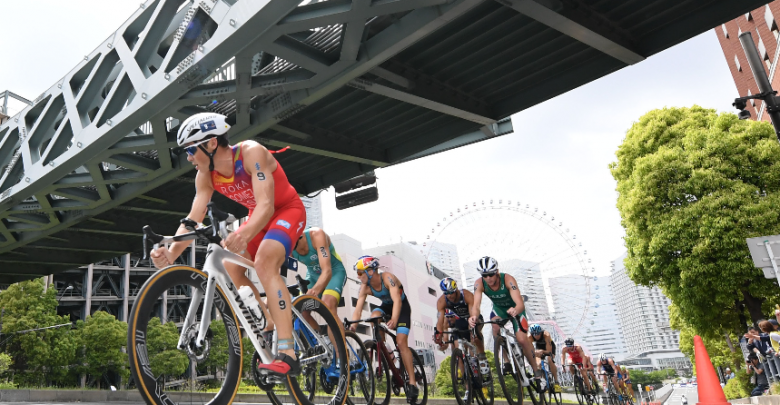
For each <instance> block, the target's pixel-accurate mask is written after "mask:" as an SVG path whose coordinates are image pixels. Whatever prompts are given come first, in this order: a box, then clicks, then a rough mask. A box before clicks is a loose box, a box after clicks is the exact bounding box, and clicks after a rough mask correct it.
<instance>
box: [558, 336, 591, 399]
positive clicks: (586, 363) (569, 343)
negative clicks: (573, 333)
mask: <svg viewBox="0 0 780 405" xmlns="http://www.w3.org/2000/svg"><path fill="white" fill-rule="evenodd" d="M564 344H565V345H566V347H564V348H563V349H561V364H562V365H564V366H569V372H570V373H571V374H572V375H574V373H576V372H577V371H576V370H575V367H576V368H578V369H579V373H580V375H581V376H582V384H583V387H584V389H585V393H586V394H593V390H592V389H591V386H590V376H588V369H590V368H591V367H593V365H592V364H591V363H590V357H588V356H586V355H585V352H584V351H583V350H582V347H581V346H580V345H575V344H574V339H572V338H568V339H566V341H565V342H564ZM567 356H568V360H567Z"/></svg>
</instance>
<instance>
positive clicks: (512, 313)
mask: <svg viewBox="0 0 780 405" xmlns="http://www.w3.org/2000/svg"><path fill="white" fill-rule="evenodd" d="M506 313H507V314H509V316H517V314H519V313H520V312H519V311H518V310H517V308H515V307H512V308H509V309H507V310H506Z"/></svg>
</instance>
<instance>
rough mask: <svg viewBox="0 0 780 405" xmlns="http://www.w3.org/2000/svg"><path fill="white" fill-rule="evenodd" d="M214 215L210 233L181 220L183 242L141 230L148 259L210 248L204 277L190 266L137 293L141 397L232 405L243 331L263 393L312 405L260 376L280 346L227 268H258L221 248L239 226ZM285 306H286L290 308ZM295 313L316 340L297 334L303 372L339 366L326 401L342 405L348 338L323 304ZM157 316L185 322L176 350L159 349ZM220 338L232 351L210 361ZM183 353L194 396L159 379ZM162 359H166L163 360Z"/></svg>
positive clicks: (134, 325) (133, 324)
mask: <svg viewBox="0 0 780 405" xmlns="http://www.w3.org/2000/svg"><path fill="white" fill-rule="evenodd" d="M208 215H209V218H210V219H211V225H209V226H202V225H200V226H198V225H197V224H195V222H194V221H191V220H189V219H186V218H185V219H184V220H182V223H183V224H184V225H185V227H186V228H187V229H188V230H189V231H190V232H188V233H184V234H181V235H176V236H161V235H157V234H155V233H154V231H153V230H152V228H151V227H149V226H148V225H147V226H145V227H144V228H143V233H144V252H148V251H149V249H148V247H149V246H148V244H149V243H152V244H153V245H154V248H155V249H156V248H157V247H158V246H159V245H160V244H163V243H166V244H167V243H171V242H175V241H189V240H195V239H201V240H205V241H207V242H208V248H207V253H206V259H205V263H204V265H203V270H198V269H196V268H194V267H189V266H180V265H173V266H169V267H166V268H164V269H162V270H159V271H157V272H156V273H154V274H153V275H152V276H151V277H149V279H148V280H147V281H146V282H145V283H144V285H143V286H142V287H141V289H140V290H139V293H138V296H137V298H136V300H135V303H134V304H133V308H132V311H131V312H130V317H129V320H128V336H127V342H128V344H127V347H128V355H129V356H128V357H129V361H130V370H131V372H132V375H133V378H134V381H135V383H136V386H137V387H138V390H139V391H140V392H141V396H142V397H143V399H144V401H146V403H147V404H154V405H164V404H165V405H169V404H173V403H176V402H175V399H177V398H178V399H181V400H182V403H184V402H186V403H209V404H214V405H222V404H230V403H232V401H233V400H234V398H235V396H236V393H237V392H238V387H239V383H240V382H241V377H242V364H243V356H244V355H245V354H244V352H245V350H246V348H244V346H243V341H242V339H241V329H243V330H244V331H245V332H246V335H247V337H248V338H249V341H250V342H251V344H252V346H254V352H255V353H254V355H253V359H252V360H253V361H252V362H251V364H252V365H253V366H255V367H253V368H254V370H253V374H254V373H258V376H257V380H258V387H260V388H261V389H263V390H265V391H266V393H267V395H268V397H269V399H270V400H271V402H272V403H273V404H277V405H278V404H281V403H282V401H281V400H280V399H279V398H278V397H277V396H276V394H275V392H274V387H275V386H276V385H277V384H283V385H285V386H286V387H287V390H288V391H289V393H290V396H291V398H292V402H294V403H296V404H300V405H312V401H311V399H310V397H309V395H307V393H305V392H304V391H303V389H302V388H301V386H300V383H299V381H298V378H296V377H292V376H284V377H278V376H273V375H263V374H259V372H258V371H257V369H256V366H257V365H258V364H259V363H265V364H269V363H271V362H272V361H273V358H274V356H275V354H276V339H275V338H269V339H268V340H267V339H266V337H265V336H264V334H263V330H264V329H265V327H266V325H267V323H266V319H265V315H264V313H263V311H262V310H257V309H250V308H249V307H248V306H247V305H245V304H244V302H243V300H242V299H241V296H240V295H239V293H238V288H236V286H235V285H234V284H233V283H232V281H231V280H230V276H229V275H228V273H227V271H226V270H225V268H224V266H223V264H222V263H223V261H227V262H231V263H235V264H237V265H239V266H242V267H244V268H245V269H247V270H250V271H254V263H252V262H251V261H249V260H247V259H245V258H244V257H242V256H239V255H237V254H235V253H232V252H230V251H228V250H225V249H223V248H222V246H220V244H219V242H220V241H221V240H222V239H224V238H226V237H227V236H228V225H230V224H231V223H233V222H235V218H234V217H233V216H232V215H230V214H227V213H225V212H222V211H220V210H218V209H217V208H216V207H215V206H214V204H213V203H209V205H208ZM286 267H287V266H286V265H285V266H282V275H283V276H286V270H287V269H286ZM299 288H300V287H299V286H298V285H292V286H288V290H289V291H290V294H291V295H297V293H298V290H299ZM174 291H178V292H177V293H175V294H176V295H174V294H169V293H171V292H174ZM260 295H261V296H264V295H265V294H263V293H261V294H260ZM269 299H270V297H269ZM281 304H282V305H284V301H282V302H281ZM185 308H186V309H185ZM291 309H292V314H293V320H294V322H297V324H298V326H299V330H300V329H301V328H302V329H303V330H305V331H307V333H308V334H309V337H311V338H312V340H311V341H310V343H312V344H307V345H305V344H304V343H303V340H302V339H301V337H300V335H299V334H297V333H296V334H293V339H294V340H295V344H296V353H295V354H296V357H297V358H298V359H299V362H300V364H301V366H302V368H307V367H316V366H317V365H318V364H319V365H322V366H323V367H326V368H327V367H329V366H331V364H333V363H334V362H335V363H336V364H337V365H338V375H339V378H338V382H337V383H335V384H334V385H335V388H334V390H333V393H332V396H331V397H330V398H328V399H329V400H328V404H329V405H343V404H344V402H345V401H346V398H347V391H348V388H349V371H348V363H347V362H338V361H337V359H345V358H347V351H346V344H345V340H344V333H343V332H342V330H341V327H340V326H339V324H338V321H337V319H336V317H335V316H334V315H333V314H332V313H331V312H330V310H328V308H327V306H326V305H325V303H324V302H323V301H322V300H320V299H319V298H317V297H314V296H311V295H302V296H299V297H296V298H295V299H293V300H292V302H291ZM177 310H178V311H179V312H178V316H177V313H176V311H177ZM303 311H311V314H312V317H313V318H314V320H315V321H316V323H317V324H313V325H310V324H309V323H307V322H306V321H305V320H304V319H303V318H302V317H301V313H302V312H303ZM158 316H160V317H165V318H168V319H173V318H176V319H179V320H181V324H180V325H177V326H178V327H179V329H178V330H179V331H180V332H179V338H178V343H177V344H176V346H175V347H159V345H158V344H157V343H155V342H156V341H158V340H159V339H154V335H155V334H159V333H160V332H159V331H156V330H155V329H154V328H151V329H150V328H149V321H150V320H151V319H152V318H154V317H158ZM217 318H219V319H220V320H221V325H222V327H220V328H219V329H222V330H215V328H211V327H210V326H211V325H212V324H214V325H219V324H220V323H213V322H214V321H215V320H216V319H217ZM218 327H219V326H218ZM328 328H330V330H332V331H333V334H334V340H335V341H334V342H331V341H330V340H329V338H328V336H327V329H328ZM217 336H221V337H222V339H221V340H222V341H223V342H221V343H220V344H224V345H226V350H224V351H222V350H216V351H214V352H213V353H212V352H211V350H210V349H211V346H212V345H216V344H217V343H218V340H220V339H218V338H217ZM177 352H178V353H177ZM179 353H185V354H186V356H187V357H188V358H189V362H190V366H189V371H188V372H187V373H182V374H183V375H188V377H189V379H190V381H192V382H193V386H191V387H190V390H191V391H190V393H189V395H188V396H186V395H185V396H182V395H181V394H176V393H174V392H173V391H169V390H167V388H168V386H167V385H166V377H168V378H170V376H165V375H164V374H162V373H161V372H160V371H159V370H160V368H161V367H162V366H165V362H166V361H171V359H172V358H175V357H176V355H178V354H179ZM161 356H162V357H163V358H160V357H161ZM214 363H218V364H214ZM161 365H162V366H161ZM155 368H157V370H155ZM162 368H164V367H162ZM206 380H211V381H214V380H216V381H218V382H219V387H218V390H217V391H216V392H208V391H205V390H201V389H199V388H200V387H199V386H198V384H199V383H200V381H206ZM196 389H197V392H196Z"/></svg>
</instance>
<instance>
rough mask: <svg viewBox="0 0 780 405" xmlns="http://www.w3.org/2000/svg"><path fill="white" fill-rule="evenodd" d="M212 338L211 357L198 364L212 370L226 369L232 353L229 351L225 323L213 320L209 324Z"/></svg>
mask: <svg viewBox="0 0 780 405" xmlns="http://www.w3.org/2000/svg"><path fill="white" fill-rule="evenodd" d="M209 329H211V333H212V338H211V343H210V346H209V357H208V358H207V359H206V361H204V362H202V363H200V364H198V366H199V367H201V366H202V367H206V368H208V369H209V370H210V371H211V370H220V371H225V366H227V362H228V359H229V357H230V354H229V353H228V336H227V330H226V329H225V323H224V322H223V321H222V320H221V319H220V320H213V321H211V325H209Z"/></svg>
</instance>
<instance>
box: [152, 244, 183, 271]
mask: <svg viewBox="0 0 780 405" xmlns="http://www.w3.org/2000/svg"><path fill="white" fill-rule="evenodd" d="M149 257H151V258H152V263H154V267H157V268H158V269H164V268H166V267H168V266H170V265H172V264H173V262H174V261H176V258H173V257H171V252H170V251H169V250H168V248H167V247H165V246H160V247H159V248H157V249H156V250H152V251H151V253H150V254H149Z"/></svg>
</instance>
